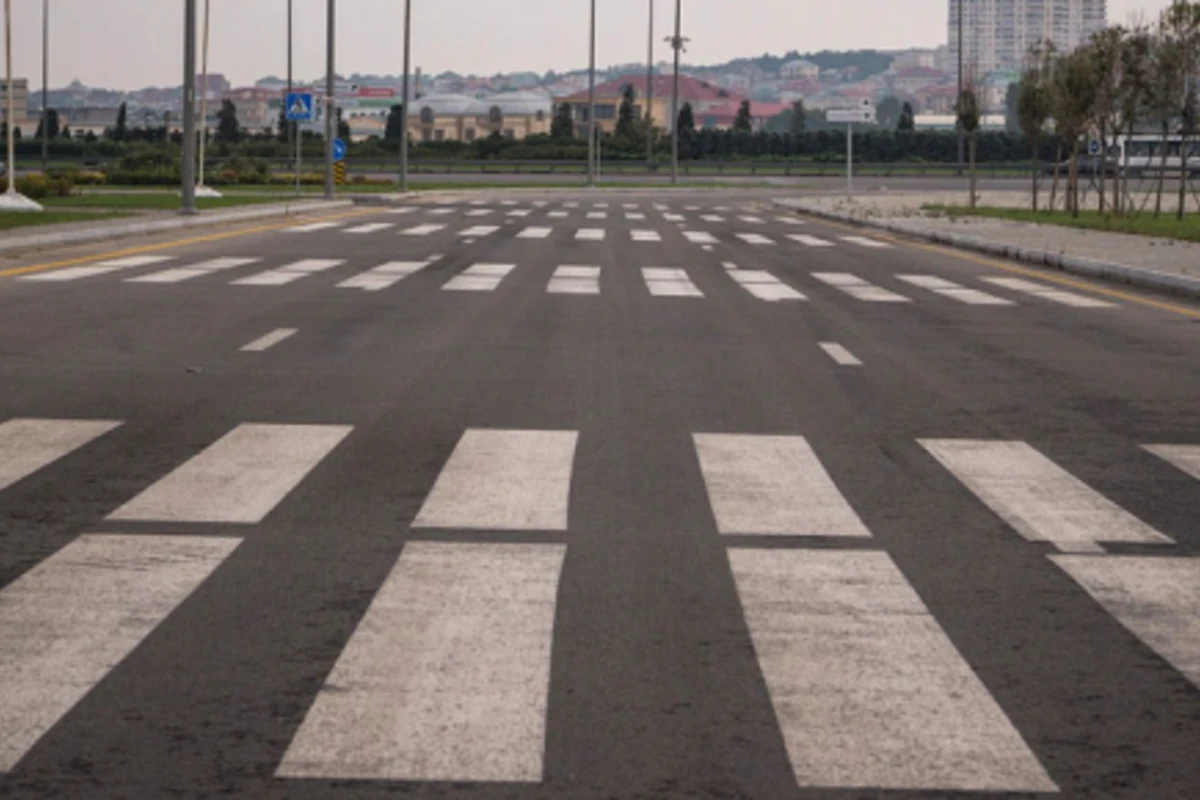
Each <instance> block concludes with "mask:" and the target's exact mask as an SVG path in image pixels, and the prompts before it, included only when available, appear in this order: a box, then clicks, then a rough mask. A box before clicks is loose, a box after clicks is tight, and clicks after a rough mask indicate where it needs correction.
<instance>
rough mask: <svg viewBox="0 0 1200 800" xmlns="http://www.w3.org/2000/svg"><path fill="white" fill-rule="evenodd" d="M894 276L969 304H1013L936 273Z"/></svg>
mask: <svg viewBox="0 0 1200 800" xmlns="http://www.w3.org/2000/svg"><path fill="white" fill-rule="evenodd" d="M896 277H897V278H898V279H900V280H902V281H904V282H905V283H911V284H912V285H913V286H919V287H920V288H922V289H928V290H929V291H931V292H933V293H934V294H939V295H941V296H942V297H949V298H950V299H951V300H957V301H958V302H960V303H966V304H967V305H970V306H1011V305H1015V304H1014V303H1013V302H1012V301H1011V300H1005V299H1004V298H1003V297H997V296H996V295H994V294H988V293H987V292H981V291H979V290H978V289H968V288H967V287H965V286H961V285H959V284H957V283H955V282H954V281H948V280H946V279H945V278H939V277H937V276H936V275H897V276H896Z"/></svg>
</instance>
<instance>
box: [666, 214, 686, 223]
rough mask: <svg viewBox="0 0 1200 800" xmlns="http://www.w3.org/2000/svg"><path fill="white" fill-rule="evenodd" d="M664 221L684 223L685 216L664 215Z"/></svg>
mask: <svg viewBox="0 0 1200 800" xmlns="http://www.w3.org/2000/svg"><path fill="white" fill-rule="evenodd" d="M663 219H665V220H666V221H667V222H683V221H684V216H683V214H663Z"/></svg>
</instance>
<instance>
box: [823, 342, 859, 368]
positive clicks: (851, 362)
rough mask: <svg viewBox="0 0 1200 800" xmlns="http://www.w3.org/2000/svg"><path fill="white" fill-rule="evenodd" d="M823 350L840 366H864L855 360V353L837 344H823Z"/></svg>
mask: <svg viewBox="0 0 1200 800" xmlns="http://www.w3.org/2000/svg"><path fill="white" fill-rule="evenodd" d="M821 349H822V350H824V351H825V353H826V355H828V356H829V357H830V358H832V359H833V360H834V361H835V362H836V363H837V364H838V365H840V366H843V367H861V366H862V362H861V361H859V360H858V359H857V358H855V357H854V354H853V353H851V352H850V351H849V350H847V349H846V348H845V347H843V346H842V345H840V344H838V343H837V342H821Z"/></svg>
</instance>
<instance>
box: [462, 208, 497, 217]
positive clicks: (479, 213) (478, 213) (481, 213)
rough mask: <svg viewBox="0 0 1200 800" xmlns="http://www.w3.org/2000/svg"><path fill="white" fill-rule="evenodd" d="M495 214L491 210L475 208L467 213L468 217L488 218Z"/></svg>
mask: <svg viewBox="0 0 1200 800" xmlns="http://www.w3.org/2000/svg"><path fill="white" fill-rule="evenodd" d="M494 213H495V212H494V211H493V210H492V209H490V208H474V209H471V210H470V211H468V212H467V214H466V216H468V217H486V216H488V215H490V214H494Z"/></svg>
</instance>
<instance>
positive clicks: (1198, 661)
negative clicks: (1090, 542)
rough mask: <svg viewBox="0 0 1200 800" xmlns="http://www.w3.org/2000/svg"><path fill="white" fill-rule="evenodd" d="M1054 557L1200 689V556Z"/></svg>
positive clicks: (1113, 614) (1109, 609)
mask: <svg viewBox="0 0 1200 800" xmlns="http://www.w3.org/2000/svg"><path fill="white" fill-rule="evenodd" d="M1050 560H1051V561H1053V562H1054V563H1055V564H1057V565H1058V566H1059V567H1060V568H1062V570H1063V571H1064V572H1066V573H1067V574H1068V575H1070V576H1071V577H1072V578H1073V579H1074V580H1075V582H1076V583H1078V584H1079V585H1080V586H1082V587H1083V588H1084V589H1086V590H1087V593H1088V594H1090V595H1091V596H1092V597H1093V598H1095V600H1096V602H1098V603H1100V605H1102V606H1104V610H1105V611H1107V612H1108V613H1109V614H1111V615H1112V616H1113V617H1115V618H1116V619H1117V621H1118V622H1120V623H1121V624H1122V625H1124V626H1125V627H1126V628H1128V629H1129V630H1130V631H1131V632H1132V633H1133V634H1134V635H1135V636H1137V637H1138V638H1139V639H1141V640H1142V642H1144V643H1145V645H1146V646H1147V647H1149V648H1150V649H1151V650H1153V651H1154V652H1155V653H1157V654H1158V655H1159V656H1160V657H1161V658H1162V659H1163V660H1164V661H1166V662H1167V663H1169V664H1170V665H1171V666H1173V667H1174V668H1175V669H1177V670H1179V672H1180V673H1181V674H1182V675H1183V676H1184V677H1185V678H1187V679H1188V680H1189V681H1191V682H1192V684H1193V685H1194V686H1196V687H1197V688H1200V558H1169V557H1162V556H1074V555H1072V556H1064V555H1052V556H1050Z"/></svg>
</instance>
